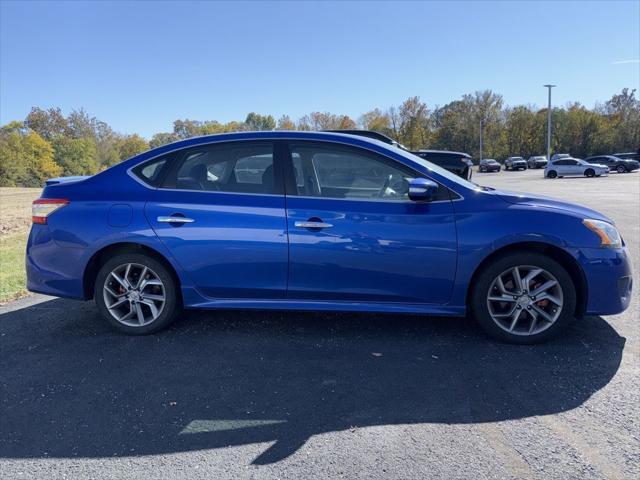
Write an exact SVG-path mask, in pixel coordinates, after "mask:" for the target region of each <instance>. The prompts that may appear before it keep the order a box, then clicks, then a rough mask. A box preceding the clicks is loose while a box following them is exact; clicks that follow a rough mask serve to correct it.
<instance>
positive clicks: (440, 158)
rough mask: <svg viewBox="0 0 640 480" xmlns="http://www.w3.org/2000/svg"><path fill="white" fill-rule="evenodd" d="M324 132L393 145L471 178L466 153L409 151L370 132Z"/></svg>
mask: <svg viewBox="0 0 640 480" xmlns="http://www.w3.org/2000/svg"><path fill="white" fill-rule="evenodd" d="M325 132H335V133H347V134H349V135H359V136H361V137H367V138H374V139H376V140H380V141H381V142H384V143H388V144H389V145H395V146H396V147H398V148H402V149H403V150H407V151H408V152H411V153H413V154H414V155H417V156H418V157H420V158H424V159H425V160H427V161H429V162H431V163H435V164H436V165H438V166H440V167H442V168H444V169H446V170H449V171H450V172H452V173H455V174H456V175H458V176H460V177H462V178H466V179H467V180H468V179H470V178H471V174H472V167H473V162H472V161H471V156H470V155H469V154H467V153H462V152H450V151H448V150H409V149H408V148H406V147H405V146H404V145H402V144H400V143H398V142H396V141H395V140H394V139H393V138H390V137H387V136H386V135H383V134H382V133H379V132H374V131H372V130H325Z"/></svg>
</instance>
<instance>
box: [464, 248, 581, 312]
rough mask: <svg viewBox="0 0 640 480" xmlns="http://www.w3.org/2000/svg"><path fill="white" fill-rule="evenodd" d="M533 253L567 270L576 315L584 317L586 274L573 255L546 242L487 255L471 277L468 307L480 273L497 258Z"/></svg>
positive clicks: (501, 250) (499, 250)
mask: <svg viewBox="0 0 640 480" xmlns="http://www.w3.org/2000/svg"><path fill="white" fill-rule="evenodd" d="M531 251H534V252H536V253H542V254H544V255H547V256H549V257H550V258H552V259H554V260H555V261H557V262H558V263H559V264H560V265H562V266H563V267H564V268H565V270H567V272H568V273H569V275H570V276H571V279H572V280H573V284H574V286H575V289H576V311H575V315H576V316H577V317H581V316H583V315H584V312H585V311H586V308H587V296H588V291H587V279H586V277H585V274H584V272H583V271H582V268H581V267H580V265H579V264H578V262H577V260H576V259H575V258H573V257H572V256H571V254H569V253H568V252H566V251H565V250H563V249H562V248H560V247H557V246H555V245H552V244H550V243H544V242H530V241H526V242H517V243H511V244H509V245H505V246H503V247H500V248H498V249H496V250H494V251H493V252H491V253H490V254H489V255H487V256H486V257H485V258H484V259H483V260H482V261H481V262H480V263H479V264H478V266H477V267H476V269H475V270H474V272H473V274H472V275H471V280H470V282H469V288H467V295H466V299H465V300H466V305H469V302H470V299H471V295H472V292H473V285H475V281H476V279H477V277H478V275H479V274H480V272H482V270H483V268H484V267H485V266H487V265H488V264H489V263H491V262H492V261H494V260H495V259H496V258H498V257H501V256H503V255H507V254H510V253H516V252H531Z"/></svg>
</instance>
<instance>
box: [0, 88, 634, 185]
mask: <svg viewBox="0 0 640 480" xmlns="http://www.w3.org/2000/svg"><path fill="white" fill-rule="evenodd" d="M546 119H547V109H546V108H543V109H539V108H536V107H534V106H531V105H517V106H508V105H505V103H504V100H503V97H502V96H501V95H499V94H497V93H495V92H492V91H491V90H484V91H479V92H476V93H474V94H468V95H463V96H462V98H460V99H458V100H454V101H452V102H450V103H448V104H446V105H444V106H435V107H433V108H429V107H428V106H427V104H426V103H424V102H423V101H421V100H420V97H417V96H416V97H410V98H408V99H407V100H405V101H404V102H403V103H402V104H401V105H400V106H397V107H396V106H392V107H389V108H387V109H384V110H382V109H379V108H374V109H373V110H371V111H369V112H366V113H364V114H362V115H361V116H360V117H359V118H357V119H355V120H354V119H352V118H351V117H349V116H348V115H337V114H333V113H329V112H312V113H309V114H308V115H304V116H303V117H302V118H299V119H298V120H296V121H294V120H292V119H291V118H290V117H289V116H287V115H283V116H282V117H280V118H279V119H278V120H276V119H275V118H274V117H273V116H272V115H262V114H259V113H255V112H252V113H249V114H248V115H247V116H246V118H245V120H244V121H232V122H228V123H221V122H218V121H216V120H207V121H198V120H188V119H185V120H176V121H175V122H173V130H172V131H171V132H160V133H156V134H155V135H153V136H152V137H151V139H150V140H149V141H147V140H146V139H144V138H143V137H141V136H140V135H138V134H121V133H117V132H115V131H114V130H113V129H112V128H111V127H110V126H109V125H107V124H106V123H105V122H102V121H100V120H98V119H96V118H95V117H92V116H90V115H89V114H88V113H87V112H85V111H84V110H82V109H80V110H73V111H71V112H70V113H69V114H68V115H67V116H65V115H64V114H63V113H62V111H61V109H60V108H49V109H47V110H44V109H41V108H38V107H34V108H32V109H31V111H30V112H29V114H28V115H27V117H26V118H25V119H24V120H23V121H13V122H10V123H8V124H6V125H3V126H2V127H0V186H25V187H39V186H41V185H42V184H43V183H44V181H45V180H46V179H47V178H51V177H56V176H60V175H92V174H94V173H96V172H99V171H101V170H103V169H105V168H108V167H110V166H112V165H114V164H116V163H118V162H120V161H122V160H125V159H127V158H130V157H132V156H134V155H136V154H138V153H140V152H143V151H145V150H147V149H149V148H155V147H159V146H161V145H165V144H167V143H171V142H174V141H178V140H183V139H186V138H190V137H194V136H198V135H210V134H216V133H226V132H237V131H253V130H307V131H308V130H328V129H353V128H364V129H368V130H375V131H378V132H380V133H384V134H386V135H388V136H390V137H392V138H394V139H396V140H397V141H399V142H400V143H402V144H404V145H405V146H407V147H408V148H410V149H419V148H432V149H442V150H455V151H463V152H467V153H469V154H471V155H472V156H473V157H474V158H478V155H479V135H480V128H482V132H483V156H484V157H485V158H496V159H500V160H502V159H504V158H505V157H507V156H510V155H520V156H523V157H528V156H531V155H541V154H545V153H546ZM552 119H553V134H552V150H553V151H554V152H568V153H571V154H572V155H573V156H576V157H585V156H588V155H596V154H604V153H614V152H620V151H635V150H637V149H638V147H639V146H640V100H638V99H637V98H636V90H635V89H633V90H630V89H628V88H625V89H623V90H622V91H621V92H620V93H619V94H615V95H613V96H612V97H611V98H610V99H609V100H607V101H606V102H604V103H599V104H597V105H596V106H595V107H594V108H586V107H585V106H583V105H581V104H580V103H577V102H574V103H570V104H568V105H566V106H564V107H558V108H554V109H553V110H552ZM481 125H482V127H481Z"/></svg>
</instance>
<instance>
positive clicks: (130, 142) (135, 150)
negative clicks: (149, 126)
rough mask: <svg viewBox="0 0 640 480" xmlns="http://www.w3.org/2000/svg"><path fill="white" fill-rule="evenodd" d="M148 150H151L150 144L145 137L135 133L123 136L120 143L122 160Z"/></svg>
mask: <svg viewBox="0 0 640 480" xmlns="http://www.w3.org/2000/svg"><path fill="white" fill-rule="evenodd" d="M146 150H149V144H148V143H147V141H146V140H145V139H144V138H142V137H141V136H140V135H138V134H135V133H134V134H133V135H127V136H126V137H124V138H122V139H121V140H120V142H119V144H118V155H119V157H120V160H126V159H127V158H131V157H133V156H135V155H137V154H139V153H142V152H144V151H146Z"/></svg>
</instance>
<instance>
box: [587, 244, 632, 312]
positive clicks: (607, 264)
mask: <svg viewBox="0 0 640 480" xmlns="http://www.w3.org/2000/svg"><path fill="white" fill-rule="evenodd" d="M575 257H576V259H577V260H578V262H580V265H581V266H582V270H583V272H584V275H585V280H586V282H587V305H586V311H585V313H586V314H587V315H615V314H617V313H621V312H623V311H625V310H626V309H627V307H629V304H630V302H631V293H632V289H633V276H632V272H631V263H630V262H629V256H628V254H627V251H626V249H625V248H617V249H613V248H583V249H580V250H578V251H577V252H576V253H575Z"/></svg>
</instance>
